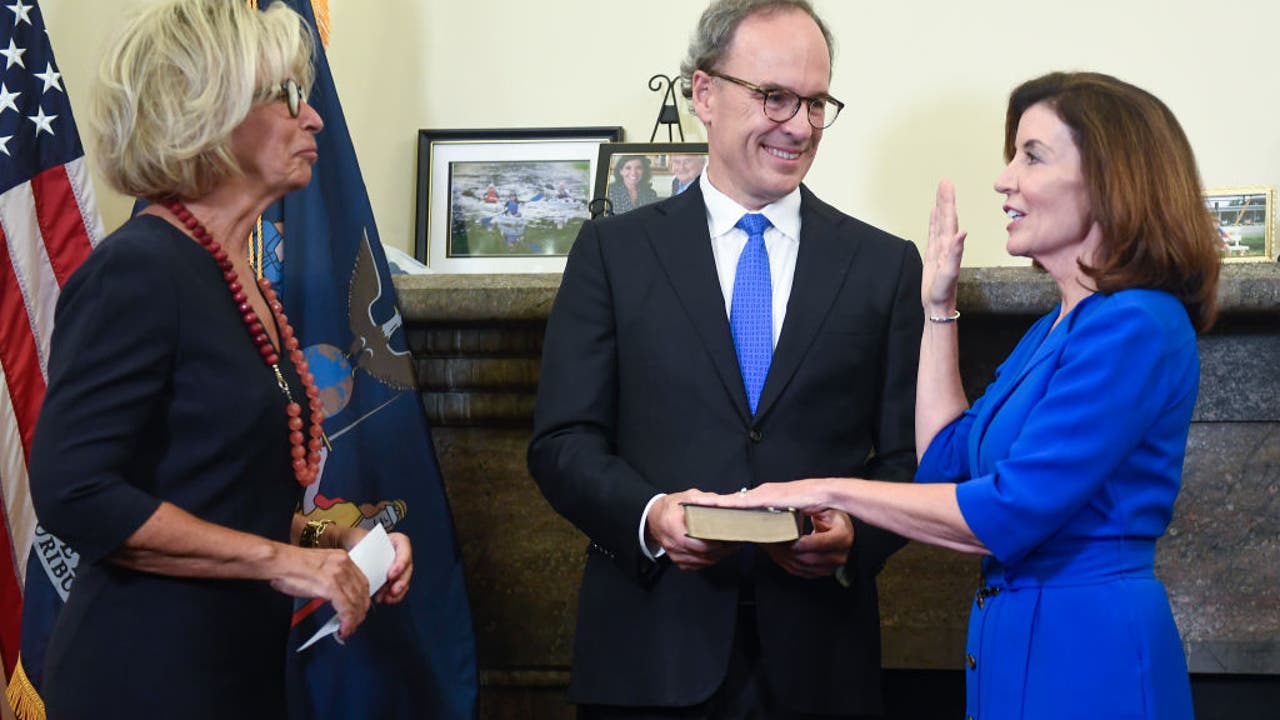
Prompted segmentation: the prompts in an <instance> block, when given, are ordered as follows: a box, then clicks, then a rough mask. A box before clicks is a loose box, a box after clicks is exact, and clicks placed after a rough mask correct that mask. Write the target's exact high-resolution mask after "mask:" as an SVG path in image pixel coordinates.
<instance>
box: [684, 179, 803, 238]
mask: <svg viewBox="0 0 1280 720" xmlns="http://www.w3.org/2000/svg"><path fill="white" fill-rule="evenodd" d="M698 183H699V187H701V188H702V201H703V202H704V203H706V206H707V218H708V225H709V226H710V228H711V236H712V237H720V236H721V235H724V234H725V233H727V232H729V231H730V230H732V229H733V228H734V226H735V225H737V224H738V220H740V219H742V216H743V214H745V213H748V212H751V211H750V210H747V209H746V208H744V207H742V206H741V205H739V204H738V203H737V202H736V201H734V200H733V199H732V198H730V197H729V196H728V195H725V194H724V193H722V192H720V191H719V190H717V189H716V187H715V186H714V185H712V184H711V180H710V179H708V178H707V170H706V168H703V169H702V176H701V177H700V178H698ZM756 212H759V213H760V214H762V215H764V216H765V217H767V218H769V222H770V223H772V224H773V226H774V227H775V228H777V229H778V230H779V231H780V232H781V233H782V234H783V235H786V236H787V237H789V238H792V239H795V240H799V239H800V188H799V187H797V188H796V189H795V190H792V191H791V192H789V193H787V194H786V195H784V196H783V197H782V198H780V199H778V200H775V201H774V202H771V203H769V204H768V205H765V206H764V207H762V208H760V209H759V210H757V211H756Z"/></svg>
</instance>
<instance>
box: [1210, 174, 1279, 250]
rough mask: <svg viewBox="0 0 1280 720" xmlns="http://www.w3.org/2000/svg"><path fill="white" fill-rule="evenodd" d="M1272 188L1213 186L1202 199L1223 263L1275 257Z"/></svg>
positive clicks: (1273, 189)
mask: <svg viewBox="0 0 1280 720" xmlns="http://www.w3.org/2000/svg"><path fill="white" fill-rule="evenodd" d="M1275 200H1276V190H1275V188H1273V187H1267V186H1253V187H1235V188H1212V189H1208V190H1205V191H1204V202H1205V205H1206V206H1207V207H1208V208H1209V214H1210V215H1211V216H1212V217H1213V223H1214V225H1215V226H1216V227H1217V231H1218V252H1219V253H1220V254H1221V255H1222V260H1223V262H1267V261H1271V260H1274V259H1275V257H1276V244H1275V217H1276V213H1275V205H1276V203H1275Z"/></svg>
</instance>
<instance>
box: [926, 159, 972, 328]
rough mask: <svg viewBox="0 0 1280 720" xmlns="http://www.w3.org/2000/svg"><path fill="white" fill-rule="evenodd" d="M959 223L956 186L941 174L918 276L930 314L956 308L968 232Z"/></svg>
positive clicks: (939, 315) (927, 312) (949, 311)
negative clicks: (961, 260)
mask: <svg viewBox="0 0 1280 720" xmlns="http://www.w3.org/2000/svg"><path fill="white" fill-rule="evenodd" d="M958 227H959V220H958V218H957V217H956V189H955V187H954V186H953V185H952V184H951V181H950V180H947V179H945V178H944V179H943V180H942V181H941V182H939V183H938V193H937V195H936V197H935V199H934V205H933V210H932V211H930V212H929V245H928V247H927V248H926V249H925V255H924V275H923V276H922V278H921V280H920V302H921V304H923V306H924V309H925V314H927V315H931V316H933V317H947V316H950V315H951V314H952V313H953V312H955V309H956V283H957V282H958V281H959V279H960V259H961V257H962V256H963V255H964V239H965V237H966V236H967V235H968V233H966V232H962V231H960V230H959V229H958Z"/></svg>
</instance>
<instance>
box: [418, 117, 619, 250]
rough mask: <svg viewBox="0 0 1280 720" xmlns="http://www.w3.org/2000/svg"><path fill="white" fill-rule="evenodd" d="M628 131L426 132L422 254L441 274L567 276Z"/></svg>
mask: <svg viewBox="0 0 1280 720" xmlns="http://www.w3.org/2000/svg"><path fill="white" fill-rule="evenodd" d="M621 138H622V128H621V127H576V128H521V129H512V130H419V131H418V208H417V223H416V229H415V233H416V234H415V237H414V255H415V257H416V258H417V259H418V260H419V261H421V262H423V263H425V264H426V265H427V266H428V267H429V268H431V269H432V270H433V271H439V272H451V273H538V272H561V271H563V270H564V261H565V256H567V255H568V254H569V248H570V247H572V246H573V241H574V239H576V238H577V236H578V229H579V228H581V227H582V223H583V222H584V221H585V220H586V219H587V218H588V217H590V214H589V212H588V210H587V205H588V203H589V202H590V200H591V188H592V184H591V183H592V178H594V177H595V164H596V161H597V157H598V155H599V148H600V145H601V144H602V143H608V142H616V141H618V140H620V139H621Z"/></svg>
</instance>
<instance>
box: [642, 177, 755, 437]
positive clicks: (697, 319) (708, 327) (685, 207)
mask: <svg viewBox="0 0 1280 720" xmlns="http://www.w3.org/2000/svg"><path fill="white" fill-rule="evenodd" d="M656 209H657V210H658V212H659V216H658V217H657V218H656V219H654V220H653V221H652V222H650V223H649V224H648V225H646V226H645V233H646V235H647V236H648V240H649V242H650V243H651V244H652V245H653V248H654V251H655V255H656V256H657V258H658V262H659V263H660V264H661V265H662V268H663V270H664V271H665V273H666V275H667V278H668V279H669V280H670V282H671V286H672V287H673V288H674V289H675V293H676V295H677V296H678V297H679V298H680V303H681V305H683V306H684V309H685V312H686V313H687V315H688V317H689V321H690V322H691V323H692V324H693V326H694V329H695V330H696V331H697V333H698V336H699V337H700V338H701V339H702V343H703V346H704V347H705V348H706V350H707V354H708V355H710V356H711V361H712V364H713V365H714V366H715V368H716V373H717V374H718V375H719V376H720V382H721V383H722V384H723V385H724V387H725V391H726V392H728V393H729V396H730V397H731V398H732V400H733V403H734V406H735V407H736V408H737V409H738V412H739V413H740V414H741V415H742V417H743V419H744V421H745V420H746V419H747V392H746V389H745V388H744V387H743V385H742V373H741V371H740V370H739V369H738V354H737V351H736V350H734V348H733V333H732V331H731V330H730V329H729V319H728V317H726V316H725V310H724V295H723V293H721V291H720V279H719V275H717V273H716V262H715V256H714V255H713V254H712V252H711V233H710V232H709V231H708V229H707V209H706V205H705V204H704V203H703V202H702V190H701V188H700V187H699V186H698V185H697V184H694V185H692V186H691V187H690V188H689V189H688V190H685V191H684V192H683V193H681V194H680V195H678V196H676V198H674V199H673V200H671V201H669V202H665V203H661V204H660V205H658V206H656Z"/></svg>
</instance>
